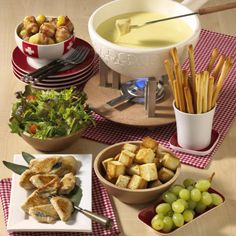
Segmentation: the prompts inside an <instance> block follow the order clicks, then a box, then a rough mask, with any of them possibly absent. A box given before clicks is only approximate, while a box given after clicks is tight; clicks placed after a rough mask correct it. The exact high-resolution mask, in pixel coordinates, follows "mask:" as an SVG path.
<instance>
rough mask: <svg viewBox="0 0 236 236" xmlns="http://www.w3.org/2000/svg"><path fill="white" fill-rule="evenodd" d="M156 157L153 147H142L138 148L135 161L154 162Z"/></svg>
mask: <svg viewBox="0 0 236 236" xmlns="http://www.w3.org/2000/svg"><path fill="white" fill-rule="evenodd" d="M154 157H155V153H154V152H153V150H152V149H151V148H142V149H139V150H138V153H137V154H136V156H135V161H136V162H137V163H140V164H145V163H152V162H153V160H154Z"/></svg>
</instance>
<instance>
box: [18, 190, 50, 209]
mask: <svg viewBox="0 0 236 236" xmlns="http://www.w3.org/2000/svg"><path fill="white" fill-rule="evenodd" d="M48 203H49V200H48V198H47V197H46V198H45V197H42V196H41V195H40V194H38V192H37V190H35V191H34V192H33V193H31V194H30V196H29V197H28V198H27V199H26V201H25V202H24V203H23V205H22V206H21V208H22V210H23V211H25V212H26V213H29V209H30V208H31V207H34V206H39V205H44V204H48Z"/></svg>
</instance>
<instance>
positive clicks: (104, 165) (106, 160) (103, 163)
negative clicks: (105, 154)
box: [102, 157, 114, 170]
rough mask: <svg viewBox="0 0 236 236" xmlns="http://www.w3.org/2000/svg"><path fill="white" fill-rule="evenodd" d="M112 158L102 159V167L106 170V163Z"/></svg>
mask: <svg viewBox="0 0 236 236" xmlns="http://www.w3.org/2000/svg"><path fill="white" fill-rule="evenodd" d="M113 160H114V158H113V157H110V158H107V159H105V160H104V161H102V165H103V167H104V169H105V170H107V163H108V162H109V161H113Z"/></svg>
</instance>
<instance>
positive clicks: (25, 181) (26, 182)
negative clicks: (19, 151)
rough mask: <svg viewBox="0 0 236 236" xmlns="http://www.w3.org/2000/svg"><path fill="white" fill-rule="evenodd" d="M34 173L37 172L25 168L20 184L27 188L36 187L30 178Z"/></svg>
mask: <svg viewBox="0 0 236 236" xmlns="http://www.w3.org/2000/svg"><path fill="white" fill-rule="evenodd" d="M34 175H35V172H33V171H32V170H25V171H24V172H23V173H22V174H21V176H20V182H19V185H20V186H21V187H22V188H24V189H26V190H30V189H33V188H35V187H34V185H33V184H32V183H31V182H30V178H31V177H32V176H34Z"/></svg>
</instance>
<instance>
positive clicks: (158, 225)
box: [151, 216, 164, 230]
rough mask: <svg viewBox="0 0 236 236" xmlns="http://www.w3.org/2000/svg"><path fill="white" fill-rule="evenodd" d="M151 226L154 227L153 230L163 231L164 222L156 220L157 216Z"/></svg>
mask: <svg viewBox="0 0 236 236" xmlns="http://www.w3.org/2000/svg"><path fill="white" fill-rule="evenodd" d="M151 225H152V228H153V229H155V230H162V229H163V227H164V223H163V220H161V219H159V218H155V216H154V217H153V219H152V221H151Z"/></svg>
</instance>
